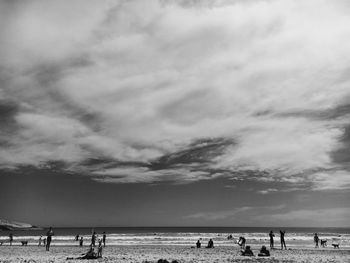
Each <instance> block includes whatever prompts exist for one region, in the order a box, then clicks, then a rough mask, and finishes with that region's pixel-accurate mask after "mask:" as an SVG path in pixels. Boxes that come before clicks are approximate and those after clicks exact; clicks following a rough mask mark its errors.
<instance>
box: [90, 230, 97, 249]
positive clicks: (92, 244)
mask: <svg viewBox="0 0 350 263" xmlns="http://www.w3.org/2000/svg"><path fill="white" fill-rule="evenodd" d="M91 246H93V247H95V246H96V232H95V231H94V232H93V233H92V236H91Z"/></svg>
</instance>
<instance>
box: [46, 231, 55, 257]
mask: <svg viewBox="0 0 350 263" xmlns="http://www.w3.org/2000/svg"><path fill="white" fill-rule="evenodd" d="M53 235H54V233H53V230H52V227H50V229H49V231H47V233H46V251H49V250H50V245H51V241H52V236H53Z"/></svg>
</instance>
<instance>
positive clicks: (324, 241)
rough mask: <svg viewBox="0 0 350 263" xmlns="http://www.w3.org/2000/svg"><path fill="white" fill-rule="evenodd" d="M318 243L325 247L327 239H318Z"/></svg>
mask: <svg viewBox="0 0 350 263" xmlns="http://www.w3.org/2000/svg"><path fill="white" fill-rule="evenodd" d="M320 243H321V246H322V247H326V246H327V239H320Z"/></svg>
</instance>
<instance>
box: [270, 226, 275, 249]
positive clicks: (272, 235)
mask: <svg viewBox="0 0 350 263" xmlns="http://www.w3.org/2000/svg"><path fill="white" fill-rule="evenodd" d="M269 236H270V248H271V249H272V248H273V237H274V236H275V234H274V233H273V232H272V230H271V231H270V233H269Z"/></svg>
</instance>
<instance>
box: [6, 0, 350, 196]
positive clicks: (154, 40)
mask: <svg viewBox="0 0 350 263" xmlns="http://www.w3.org/2000/svg"><path fill="white" fill-rule="evenodd" d="M0 5H1V6H0V7H1V8H0V10H5V11H1V12H2V14H4V15H3V16H1V17H2V18H1V19H2V21H0V22H2V23H0V24H2V25H8V26H6V28H4V30H2V32H3V33H2V35H3V36H4V39H5V40H4V41H3V42H2V44H1V46H0V52H1V58H2V60H1V62H0V77H1V78H0V81H1V84H2V85H1V89H0V100H1V101H2V102H4V104H5V105H9V104H8V103H10V104H11V105H14V106H13V107H14V109H15V110H11V111H10V112H9V113H8V114H7V115H6V116H7V117H6V127H7V128H6V129H7V131H6V134H5V133H1V134H0V142H1V141H4V140H5V139H6V140H7V148H6V149H2V150H1V151H0V167H3V168H4V167H6V168H9V167H11V168H16V167H18V166H21V165H34V166H40V165H43V164H45V163H49V162H54V161H63V162H64V163H65V164H66V166H65V169H68V170H69V171H71V172H83V173H86V174H89V175H90V176H91V177H92V178H93V179H95V180H99V181H102V182H118V183H130V182H152V181H168V180H174V181H177V182H192V181H196V180H206V179H211V178H216V177H218V176H226V177H227V176H228V177H230V176H231V177H232V178H233V177H234V178H237V177H239V178H246V177H249V176H252V174H255V175H257V176H255V177H257V179H258V180H262V181H263V180H265V181H266V180H276V181H286V182H298V183H305V184H308V183H310V182H314V186H313V187H312V189H313V190H325V189H330V188H331V189H343V188H344V187H347V186H346V185H347V178H348V175H347V171H349V169H348V168H347V167H348V166H346V165H345V163H346V162H347V159H344V158H342V157H343V156H345V154H344V150H342V149H344V144H346V143H347V141H346V140H344V139H343V136H344V134H346V130H345V127H348V125H349V122H348V116H349V114H350V109H349V107H348V103H347V98H349V96H350V92H349V89H348V85H349V80H350V79H349V77H348V72H349V68H350V64H349V61H348V59H347V57H349V55H350V49H349V48H348V45H346V43H347V39H348V35H349V33H350V30H349V28H348V27H347V26H345V25H347V24H348V23H349V22H350V21H349V17H348V16H347V11H348V9H349V6H348V5H346V3H345V2H342V1H338V2H334V3H329V2H327V1H321V2H319V1H313V0H312V1H308V2H295V1H284V2H283V4H282V3H280V2H278V1H249V3H247V1H233V2H232V1H205V2H202V1H201V2H198V1H191V2H190V3H189V2H187V1H186V3H185V2H184V1H174V2H170V3H169V2H164V1H150V2H147V4H146V3H143V2H140V1H120V2H118V3H113V2H110V1H90V2H89V3H86V2H85V1H75V2H74V3H72V2H68V1H53V2H50V3H48V2H45V1H39V0H38V1H33V2H31V4H28V3H20V2H13V3H10V2H8V1H5V2H4V3H1V4H0ZM315 10H317V12H315ZM6 103H7V104H6ZM11 107H12V106H11ZM0 109H1V108H0ZM9 130H10V132H9ZM9 133H11V136H7V134H9ZM201 140H202V141H203V145H202V146H201V145H200V144H199V143H198V142H199V141H201ZM93 158H97V159H100V160H108V161H107V162H106V163H108V165H107V164H103V165H95V166H93V167H92V166H90V165H87V163H88V162H89V160H90V159H93ZM121 163H123V165H120V164H121ZM125 164H128V165H125ZM252 171H254V172H252ZM329 171H338V172H336V174H338V176H334V177H333V176H331V172H329ZM311 174H313V176H311ZM259 177H260V179H259ZM337 180H339V181H337ZM326 185H327V187H326Z"/></svg>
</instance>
